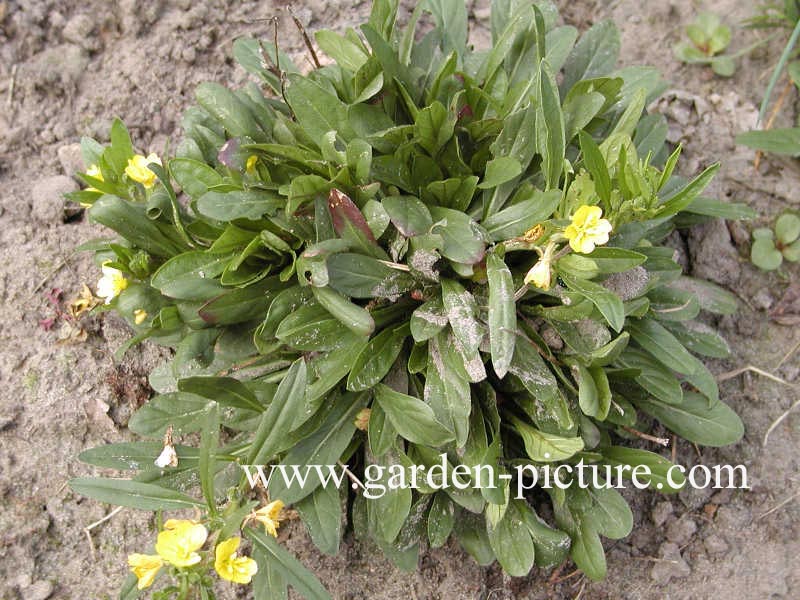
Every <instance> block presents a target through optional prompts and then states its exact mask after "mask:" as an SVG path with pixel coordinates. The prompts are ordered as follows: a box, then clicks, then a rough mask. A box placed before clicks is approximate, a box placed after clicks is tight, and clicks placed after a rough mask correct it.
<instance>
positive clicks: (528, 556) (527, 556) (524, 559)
mask: <svg viewBox="0 0 800 600" xmlns="http://www.w3.org/2000/svg"><path fill="white" fill-rule="evenodd" d="M486 530H487V534H488V536H489V544H490V545H491V547H492V550H493V551H494V554H495V556H496V557H497V562H499V563H500V566H501V567H503V570H504V571H505V572H506V573H508V574H509V575H511V576H512V577H524V576H525V575H527V574H528V573H529V572H530V570H531V569H532V568H533V559H534V546H533V540H532V539H531V533H530V531H529V530H528V528H527V527H525V526H524V525H523V522H522V517H521V515H520V514H519V511H518V509H517V508H516V504H515V503H513V502H512V503H510V504H509V505H508V509H507V510H506V512H505V514H504V515H503V518H502V519H500V522H499V523H497V525H495V526H494V527H492V526H491V525H490V524H489V523H488V520H487V525H486Z"/></svg>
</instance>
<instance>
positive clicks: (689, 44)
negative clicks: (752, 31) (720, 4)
mask: <svg viewBox="0 0 800 600" xmlns="http://www.w3.org/2000/svg"><path fill="white" fill-rule="evenodd" d="M685 31H686V37H688V38H689V39H688V41H687V40H681V41H680V42H678V43H677V44H675V48H674V52H675V56H677V57H678V59H679V60H681V61H682V62H685V63H687V64H701V65H710V66H711V69H712V70H713V71H714V73H716V74H717V75H721V76H723V77H730V76H731V75H733V73H734V71H735V70H736V63H735V62H734V58H735V57H734V56H729V55H726V54H721V53H722V52H724V51H725V50H726V49H727V48H728V45H729V44H730V43H731V28H730V27H728V26H727V25H725V24H724V23H723V22H722V20H721V19H720V18H719V16H718V15H715V14H713V13H700V14H699V15H697V17H695V20H694V21H693V22H692V23H690V24H689V25H687V26H686V30H685Z"/></svg>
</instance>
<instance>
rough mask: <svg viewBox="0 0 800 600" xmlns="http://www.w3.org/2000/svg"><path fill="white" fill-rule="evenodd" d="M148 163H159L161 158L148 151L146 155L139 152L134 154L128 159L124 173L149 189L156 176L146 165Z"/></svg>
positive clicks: (153, 183)
mask: <svg viewBox="0 0 800 600" xmlns="http://www.w3.org/2000/svg"><path fill="white" fill-rule="evenodd" d="M150 163H156V164H158V165H160V164H161V159H160V158H158V156H157V155H156V154H155V153H152V152H151V153H150V154H148V155H147V156H142V155H141V154H137V155H135V156H134V157H133V158H129V159H128V166H127V167H125V174H126V175H127V176H128V177H130V178H131V179H133V180H134V181H136V182H138V183H141V184H142V185H143V186H144V187H145V188H147V189H150V188H151V187H153V186H154V185H155V183H156V180H157V177H156V174H155V173H153V172H152V171H151V170H150V169H148V168H147V165H149V164H150Z"/></svg>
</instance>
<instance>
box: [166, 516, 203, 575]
mask: <svg viewBox="0 0 800 600" xmlns="http://www.w3.org/2000/svg"><path fill="white" fill-rule="evenodd" d="M207 537H208V530H207V529H206V528H205V526H203V525H201V524H200V523H197V522H196V521H188V520H179V519H170V520H169V521H167V522H166V523H164V531H162V532H161V533H159V534H158V539H157V541H156V552H158V554H159V556H161V558H163V559H164V560H165V561H167V562H168V563H170V564H172V565H175V566H176V567H190V566H192V565H196V564H197V563H199V562H200V560H201V556H200V555H199V554H198V553H197V552H196V551H197V550H199V549H200V548H202V547H203V544H205V543H206V538H207Z"/></svg>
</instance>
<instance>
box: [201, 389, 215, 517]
mask: <svg viewBox="0 0 800 600" xmlns="http://www.w3.org/2000/svg"><path fill="white" fill-rule="evenodd" d="M217 406H218V405H217V403H216V402H209V403H208V404H207V405H206V419H205V423H204V424H203V430H202V432H201V435H200V460H199V465H198V466H199V469H200V489H201V490H203V497H204V498H205V500H206V505H207V506H208V510H209V512H210V513H211V514H212V515H214V514H216V512H217V501H216V498H215V497H214V476H215V475H216V472H217V470H216V465H217V457H216V453H217V447H218V446H219V411H218V408H217Z"/></svg>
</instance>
